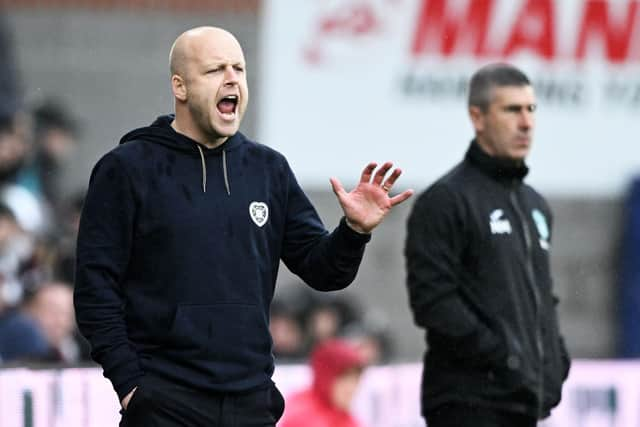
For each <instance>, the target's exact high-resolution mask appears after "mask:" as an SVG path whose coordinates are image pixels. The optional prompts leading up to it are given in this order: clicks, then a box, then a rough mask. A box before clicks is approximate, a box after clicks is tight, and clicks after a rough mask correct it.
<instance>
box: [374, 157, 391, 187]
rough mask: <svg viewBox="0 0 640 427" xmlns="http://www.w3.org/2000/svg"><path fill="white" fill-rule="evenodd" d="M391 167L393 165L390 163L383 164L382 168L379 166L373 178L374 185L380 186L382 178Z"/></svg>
mask: <svg viewBox="0 0 640 427" xmlns="http://www.w3.org/2000/svg"><path fill="white" fill-rule="evenodd" d="M391 166H393V163H391V162H385V163H384V164H383V165H382V166H380V169H378V171H377V172H376V174H375V176H374V177H373V183H374V184H376V185H380V184H382V180H383V179H384V176H385V175H386V174H387V172H389V169H391Z"/></svg>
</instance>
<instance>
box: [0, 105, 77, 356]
mask: <svg viewBox="0 0 640 427" xmlns="http://www.w3.org/2000/svg"><path fill="white" fill-rule="evenodd" d="M5 106H6V104H5ZM15 107H16V108H12V109H11V108H5V109H4V110H3V111H0V365H6V364H16V363H21V362H31V363H38V362H48V363H51V362H54V363H55V362H58V363H78V362H81V361H83V360H85V359H87V350H86V345H85V343H84V341H83V339H82V338H80V337H79V335H78V333H77V331H76V327H75V320H74V315H73V270H74V252H75V248H74V245H75V240H76V234H77V229H78V221H79V217H80V210H81V208H82V200H83V195H82V192H80V193H78V194H76V195H72V196H71V197H62V196H61V195H62V194H64V193H63V192H62V191H61V189H60V186H61V175H62V171H63V168H64V166H65V161H66V160H67V159H68V157H69V154H70V153H71V152H72V150H73V148H74V146H75V145H76V144H77V142H78V139H79V125H78V122H77V120H76V119H75V118H74V117H73V115H72V114H71V112H70V111H69V110H68V108H67V107H66V106H65V105H64V104H63V103H62V102H60V101H58V100H55V99H42V100H40V101H38V102H35V103H34V104H33V105H28V106H22V105H20V104H17V103H16V104H15Z"/></svg>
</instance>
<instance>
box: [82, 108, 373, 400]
mask: <svg viewBox="0 0 640 427" xmlns="http://www.w3.org/2000/svg"><path fill="white" fill-rule="evenodd" d="M172 120H173V116H163V117H159V118H158V119H157V120H156V121H155V122H154V123H153V124H152V125H151V126H149V127H145V128H141V129H137V130H134V131H132V132H130V133H129V134H127V135H125V136H124V137H123V138H122V140H121V141H120V145H119V146H118V147H117V148H115V149H114V150H112V151H110V152H109V153H107V154H106V155H105V156H104V157H103V158H102V159H100V160H99V161H98V163H97V164H96V166H95V167H94V169H93V172H92V174H91V179H90V183H89V190H88V193H87V197H86V201H85V205H84V208H83V212H82V217H81V221H80V231H79V235H78V247H77V265H76V283H75V308H76V316H77V321H78V325H79V327H80V330H81V331H82V333H83V334H84V335H85V336H86V337H87V339H88V340H89V342H90V343H91V347H92V357H93V358H94V360H96V361H97V362H98V363H100V364H101V365H102V367H103V369H104V375H105V376H106V377H107V378H109V379H110V380H111V382H112V383H113V386H114V388H115V390H116V392H117V393H118V396H119V397H120V398H121V399H122V397H124V396H125V395H126V394H127V393H128V392H129V391H131V390H132V389H133V387H135V386H136V385H137V384H138V382H139V380H140V377H142V376H144V375H145V374H146V373H152V374H153V375H157V376H162V377H164V378H166V379H168V380H171V381H175V382H178V383H182V384H184V385H187V386H191V387H194V388H199V389H203V390H212V391H221V392H233V391H245V390H249V389H252V388H257V387H261V386H264V385H266V384H268V383H269V381H270V378H271V374H272V373H273V369H274V361H273V356H272V352H271V347H272V342H271V337H270V334H269V329H268V325H269V305H270V303H271V299H272V297H273V292H274V286H275V283H276V276H277V272H278V265H279V261H280V259H282V260H283V261H284V263H285V264H286V265H287V267H288V268H289V269H290V270H291V271H292V272H293V273H295V274H297V275H298V276H300V277H301V278H302V279H303V280H304V281H305V282H306V283H308V284H309V285H310V286H312V287H313V288H315V289H318V290H323V291H329V290H337V289H341V288H344V287H346V286H347V285H348V284H349V283H351V281H352V280H353V279H354V278H355V275H356V272H357V269H358V266H359V264H360V261H361V259H362V255H363V252H364V246H365V243H366V242H367V241H368V240H369V236H367V235H362V234H358V233H356V232H354V231H353V230H351V229H350V228H349V227H348V226H347V225H346V224H345V221H344V219H342V220H341V221H340V224H339V226H338V227H337V228H336V229H335V231H333V232H332V233H329V232H328V231H327V230H326V229H325V227H324V226H323V224H322V222H321V220H320V218H319V217H318V214H317V212H316V211H315V209H314V208H313V206H312V205H311V203H310V202H309V200H308V198H307V197H306V196H305V194H304V193H303V191H302V190H301V188H300V187H299V185H298V183H297V182H296V179H295V177H294V175H293V173H292V171H291V169H290V168H289V165H288V164H287V161H286V159H285V158H284V156H282V155H281V154H280V153H278V152H276V151H274V150H273V149H270V148H268V147H266V146H264V145H261V144H258V143H255V142H252V141H250V140H248V139H247V138H246V137H245V136H244V135H242V134H241V133H236V134H235V135H233V136H232V137H230V138H229V139H228V140H227V141H226V142H225V143H224V144H222V145H221V146H219V147H217V148H214V149H208V148H207V147H205V146H203V145H200V144H198V143H197V142H196V141H194V140H192V139H190V138H188V137H186V136H185V135H182V134H179V133H177V132H175V131H174V130H173V128H171V126H170V124H171V121H172Z"/></svg>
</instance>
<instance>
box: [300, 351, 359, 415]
mask: <svg viewBox="0 0 640 427" xmlns="http://www.w3.org/2000/svg"><path fill="white" fill-rule="evenodd" d="M365 365H366V362H365V360H364V357H363V355H362V354H360V352H359V351H358V350H357V349H356V348H355V347H354V346H352V345H351V344H349V343H348V342H346V341H343V340H337V339H330V340H327V341H325V342H323V343H322V344H320V345H319V346H318V347H317V348H316V349H315V350H314V351H313V354H312V355H311V370H312V371H313V386H312V389H313V392H314V393H315V394H316V396H317V397H319V398H320V399H322V400H323V401H324V402H331V392H332V387H333V383H334V382H335V381H336V379H337V378H338V377H339V376H340V375H342V374H343V373H345V372H346V371H348V370H350V369H353V368H358V369H362V368H364V367H365Z"/></svg>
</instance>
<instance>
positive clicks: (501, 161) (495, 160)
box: [465, 139, 529, 181]
mask: <svg viewBox="0 0 640 427" xmlns="http://www.w3.org/2000/svg"><path fill="white" fill-rule="evenodd" d="M465 159H466V160H467V161H468V162H470V163H471V164H473V165H474V166H475V167H477V168H478V169H480V171H482V172H483V173H484V174H486V175H488V176H490V177H492V178H493V179H495V180H498V181H513V180H517V181H522V180H523V179H524V177H525V176H527V174H528V173H529V168H528V167H527V165H526V164H525V163H524V161H523V162H517V161H514V160H512V159H505V158H499V157H493V156H490V155H489V154H487V153H486V152H485V151H484V150H483V149H482V148H481V147H480V145H479V144H478V142H477V141H476V140H475V139H474V140H473V141H471V146H470V147H469V149H468V150H467V154H466V156H465Z"/></svg>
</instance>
